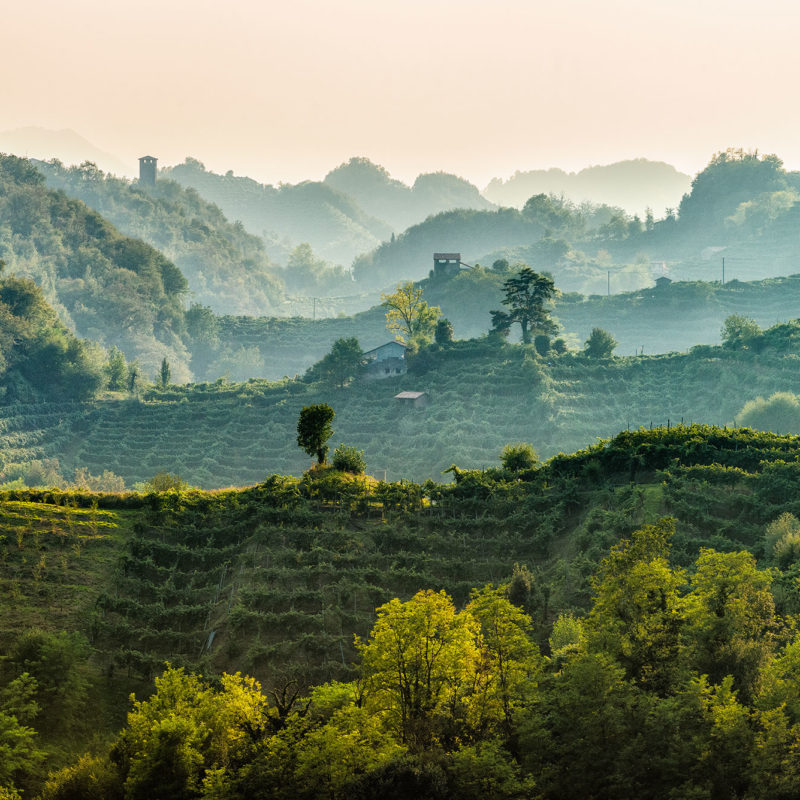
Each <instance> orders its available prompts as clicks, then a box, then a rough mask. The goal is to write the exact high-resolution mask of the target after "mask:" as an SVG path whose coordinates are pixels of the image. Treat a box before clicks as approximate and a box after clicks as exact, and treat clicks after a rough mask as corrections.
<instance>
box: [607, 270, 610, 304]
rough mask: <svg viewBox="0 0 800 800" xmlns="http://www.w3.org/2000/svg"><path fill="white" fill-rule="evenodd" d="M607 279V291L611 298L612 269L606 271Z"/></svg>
mask: <svg viewBox="0 0 800 800" xmlns="http://www.w3.org/2000/svg"><path fill="white" fill-rule="evenodd" d="M606 277H607V279H608V284H607V287H606V289H607V293H608V296H609V297H611V270H610V269H609V270H606Z"/></svg>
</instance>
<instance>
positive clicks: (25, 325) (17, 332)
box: [0, 261, 104, 402]
mask: <svg viewBox="0 0 800 800" xmlns="http://www.w3.org/2000/svg"><path fill="white" fill-rule="evenodd" d="M2 266H3V264H2V262H1V261H0V271H2ZM103 362H104V354H103V352H102V350H101V348H99V347H97V346H96V345H93V344H91V343H90V342H87V341H82V340H79V339H77V338H76V337H75V336H74V335H73V334H72V333H70V331H69V330H68V329H67V327H66V326H65V325H64V324H63V323H62V322H61V321H60V320H59V319H58V316H57V315H56V313H55V311H54V310H53V309H52V308H51V307H50V306H49V305H48V303H47V302H46V301H45V299H44V296H43V294H42V291H41V290H40V289H39V288H38V287H37V286H36V284H35V283H33V281H31V280H26V279H24V278H16V277H13V276H11V277H5V276H2V277H0V394H1V395H2V399H3V400H5V401H6V402H8V401H11V402H15V401H16V402H20V401H22V402H31V401H34V400H39V401H48V400H88V399H90V398H92V397H93V396H94V395H95V393H96V392H97V391H98V390H99V389H100V388H101V387H102V385H103V383H104V374H103Z"/></svg>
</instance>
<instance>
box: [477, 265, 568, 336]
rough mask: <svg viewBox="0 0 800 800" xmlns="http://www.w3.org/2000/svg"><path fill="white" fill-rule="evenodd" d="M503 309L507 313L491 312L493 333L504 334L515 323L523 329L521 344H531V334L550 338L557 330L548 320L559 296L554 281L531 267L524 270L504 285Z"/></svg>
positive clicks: (551, 321)
mask: <svg viewBox="0 0 800 800" xmlns="http://www.w3.org/2000/svg"><path fill="white" fill-rule="evenodd" d="M503 291H504V292H505V297H504V298H503V305H504V306H506V307H507V308H508V309H509V310H508V311H491V312H489V313H490V314H491V315H492V329H493V330H494V331H496V332H498V333H501V334H507V333H508V331H509V330H510V328H511V326H512V325H513V324H514V323H515V322H518V323H519V325H520V327H521V328H522V341H523V342H524V343H525V344H530V343H531V337H532V336H533V334H539V335H545V336H549V335H551V334H554V333H556V331H557V330H558V326H557V325H556V323H555V322H553V320H552V319H550V308H551V304H552V300H553V298H554V297H555V296H556V295H557V294H558V289H556V287H555V284H554V283H553V279H552V278H550V277H548V276H547V275H540V274H539V273H538V272H534V271H533V270H532V269H531V268H530V267H523V268H522V269H521V270H520V271H519V272H518V273H517V274H516V275H514V276H513V277H512V278H509V279H508V280H507V281H505V282H504V283H503Z"/></svg>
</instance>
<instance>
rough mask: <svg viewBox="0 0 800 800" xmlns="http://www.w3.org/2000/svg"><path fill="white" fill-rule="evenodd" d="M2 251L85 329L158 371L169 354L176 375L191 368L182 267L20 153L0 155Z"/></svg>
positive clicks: (9, 267) (10, 265)
mask: <svg viewBox="0 0 800 800" xmlns="http://www.w3.org/2000/svg"><path fill="white" fill-rule="evenodd" d="M0 258H1V259H3V260H4V261H5V263H6V272H7V273H14V274H17V275H19V276H26V277H30V278H32V279H33V280H34V281H35V282H36V283H37V284H38V285H39V286H41V287H42V290H43V292H44V295H45V297H46V299H47V300H48V302H50V303H51V304H52V305H53V306H54V307H55V308H56V310H57V311H58V313H59V315H60V316H61V318H62V319H63V320H64V321H65V322H66V323H67V324H68V325H69V326H70V327H71V328H73V329H74V330H75V331H76V332H77V333H78V335H79V336H84V337H88V338H91V339H93V340H95V341H98V342H100V343H101V344H103V345H105V346H107V347H109V346H111V345H117V346H119V347H120V348H121V349H122V350H123V351H124V352H125V354H126V355H127V356H128V357H129V358H130V359H134V358H137V359H139V361H140V363H141V365H142V366H143V367H145V368H146V369H147V370H148V371H150V372H151V374H152V372H154V371H155V369H156V368H157V366H158V365H159V364H160V363H161V360H162V358H164V357H165V356H166V357H168V358H169V360H170V362H171V363H173V364H174V365H175V370H176V372H175V376H176V377H181V376H188V374H189V373H188V370H187V369H186V366H185V365H186V363H187V354H186V351H185V349H184V346H183V343H182V341H181V338H180V335H181V333H182V330H183V301H182V298H183V295H184V293H185V292H186V289H187V285H186V279H185V278H184V276H183V275H182V274H181V271H180V270H179V269H178V268H177V267H176V266H175V265H174V264H173V263H172V262H171V261H169V260H168V259H167V258H166V257H165V256H163V255H162V254H161V253H159V252H158V251H157V250H155V249H153V248H152V247H151V246H150V245H147V244H145V243H144V242H142V241H141V240H138V239H131V238H128V237H125V236H123V235H122V234H121V233H120V232H119V231H118V230H117V229H116V228H114V226H113V225H111V223H109V222H108V221H107V220H105V219H104V218H103V217H101V216H100V214H98V213H97V212H96V211H93V210H91V209H89V208H88V207H87V206H86V205H85V204H84V203H82V202H80V201H79V200H73V199H70V198H68V197H67V196H66V195H65V194H64V193H63V192H58V191H55V190H53V189H48V188H47V186H46V185H45V179H44V176H43V175H42V174H41V173H40V172H39V171H38V170H37V169H36V168H35V167H34V166H33V165H32V164H31V163H30V162H29V161H27V160H26V159H21V158H16V157H15V156H0Z"/></svg>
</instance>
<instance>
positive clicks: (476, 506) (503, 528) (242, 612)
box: [0, 426, 800, 685]
mask: <svg viewBox="0 0 800 800" xmlns="http://www.w3.org/2000/svg"><path fill="white" fill-rule="evenodd" d="M798 464H800V439H798V438H797V437H777V436H773V435H763V434H753V433H751V432H749V431H741V432H726V431H723V430H720V429H703V428H699V427H696V426H695V427H679V428H677V429H675V428H673V429H671V430H670V431H667V430H666V429H661V430H657V431H653V432H641V433H623V434H620V436H618V437H616V438H615V440H613V441H612V442H610V443H609V444H608V445H604V446H596V447H594V448H591V449H590V450H587V451H584V452H582V453H578V454H576V455H574V456H559V457H557V458H555V459H553V460H552V461H551V462H549V463H548V464H547V465H545V466H544V467H542V468H540V469H538V470H533V471H530V472H527V473H523V474H521V475H518V476H513V475H509V474H508V473H504V472H503V471H501V470H494V471H490V472H486V473H482V472H458V473H457V474H456V481H455V482H454V483H451V484H447V485H437V484H432V483H429V484H426V485H418V484H408V483H395V484H387V483H382V482H374V481H365V480H363V479H356V480H352V479H349V480H348V479H345V478H341V477H337V475H336V474H335V473H328V474H323V475H322V476H317V477H305V478H304V479H302V480H299V479H296V478H286V477H273V478H270V479H269V480H268V481H266V482H265V483H263V484H260V485H258V486H256V487H253V488H250V489H246V490H228V491H222V492H216V493H206V492H196V491H193V492H184V493H178V492H169V493H166V494H162V495H147V496H144V495H127V496H126V495H86V494H74V493H73V494H70V493H54V492H38V493H37V492H12V493H6V495H5V496H4V497H3V498H2V499H3V502H2V504H1V505H0V508H1V509H2V514H3V527H4V531H6V534H5V539H4V540H3V543H2V544H3V550H2V552H3V558H2V562H0V579H2V587H3V589H4V593H3V596H4V597H5V598H6V600H5V601H4V627H5V629H6V631H5V632H6V633H8V634H12V633H13V632H18V631H20V630H21V629H24V628H27V627H30V626H33V625H41V626H43V627H45V628H48V629H53V628H56V629H58V628H60V629H65V630H71V631H76V630H77V631H81V632H83V633H85V634H86V635H87V636H88V637H89V639H90V640H91V642H92V644H93V647H94V650H95V660H96V662H97V665H98V668H102V669H103V670H105V671H107V672H109V670H110V671H111V672H113V671H115V672H116V674H117V675H118V676H119V679H120V680H123V681H125V680H128V679H131V680H137V679H141V678H147V677H149V676H150V675H151V674H153V673H154V672H155V671H157V670H158V669H160V666H161V664H162V663H163V661H164V660H166V659H169V660H171V661H172V662H173V663H175V664H186V665H190V666H192V667H195V668H198V667H199V668H203V669H206V670H210V671H212V672H217V671H219V670H222V669H227V670H232V669H243V670H246V671H247V672H249V673H250V674H253V675H255V676H257V677H259V678H262V679H264V680H265V681H266V682H267V683H268V685H282V684H285V682H286V681H289V680H290V679H292V678H300V679H301V680H304V681H305V680H310V681H318V680H321V679H324V678H330V677H344V676H347V675H348V674H349V670H350V666H349V665H350V664H352V663H353V657H354V650H353V634H354V633H357V634H360V635H363V634H365V633H366V632H367V631H368V630H369V628H370V627H371V625H372V623H373V621H374V609H375V607H376V606H377V605H379V604H381V603H383V602H385V601H387V600H389V599H390V598H392V597H395V596H397V597H400V598H404V599H405V598H408V597H411V596H412V595H413V594H414V593H415V592H416V591H418V590H419V589H421V588H434V589H439V588H443V589H446V590H447V592H448V593H450V594H451V595H452V596H453V598H454V599H455V601H456V603H457V604H458V605H462V604H464V603H465V602H466V601H467V599H468V597H469V592H470V590H471V589H472V588H473V587H475V586H481V585H484V584H486V583H487V582H493V583H497V582H501V581H504V580H507V579H508V578H509V577H510V576H511V574H512V572H513V570H514V569H515V566H514V565H515V564H526V565H527V566H528V567H530V569H531V570H532V571H533V584H532V586H531V589H530V592H529V595H528V597H527V600H525V603H526V607H527V608H528V610H529V613H531V614H532V615H533V616H534V619H535V620H538V621H539V624H540V625H541V632H542V636H544V635H545V634H546V631H547V624H548V623H549V621H551V620H552V619H553V618H554V616H555V615H556V614H557V613H558V612H559V611H560V610H563V609H569V608H576V609H580V608H585V607H586V606H587V604H588V602H589V577H590V576H591V574H593V572H594V570H595V568H596V565H597V562H598V560H599V559H600V558H602V557H603V556H604V554H605V553H606V552H607V550H608V548H609V547H610V546H611V545H612V544H613V543H614V542H616V541H617V540H618V539H619V538H620V537H623V536H626V535H628V534H629V533H630V532H631V531H632V530H634V529H635V528H636V527H638V526H640V525H641V524H643V523H646V522H650V521H653V520H655V519H656V518H657V517H659V516H661V515H673V516H675V517H676V518H677V520H678V522H677V533H676V535H675V540H674V544H673V557H674V559H675V560H676V561H677V563H680V564H689V563H691V562H692V561H693V560H694V559H695V558H696V556H697V553H698V550H699V548H700V547H702V546H713V547H715V548H717V549H719V550H723V551H724V550H736V549H741V548H749V549H751V550H753V552H755V554H756V555H760V554H761V547H762V541H763V532H764V527H765V525H766V524H767V523H768V522H770V521H772V520H773V519H775V518H776V517H777V516H778V515H780V514H781V513H782V512H784V511H791V512H793V513H795V514H800V501H798V500H797V498H798V496H800V494H799V493H798V489H799V488H800V469H798ZM786 587H787V588H786V592H785V594H784V595H783V599H782V602H784V603H795V604H796V603H797V602H798V598H797V597H796V595H797V592H796V590H794V589H792V582H791V576H790V577H789V578H787V581H786ZM15 598H16V599H15ZM20 600H21V601H22V602H21V603H20V602H19V601H20ZM17 605H22V606H23V607H24V609H25V611H24V613H22V612H20V613H19V614H17V613H15V612H14V608H15V607H16V606H17ZM543 641H544V639H543ZM111 672H109V674H111Z"/></svg>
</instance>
